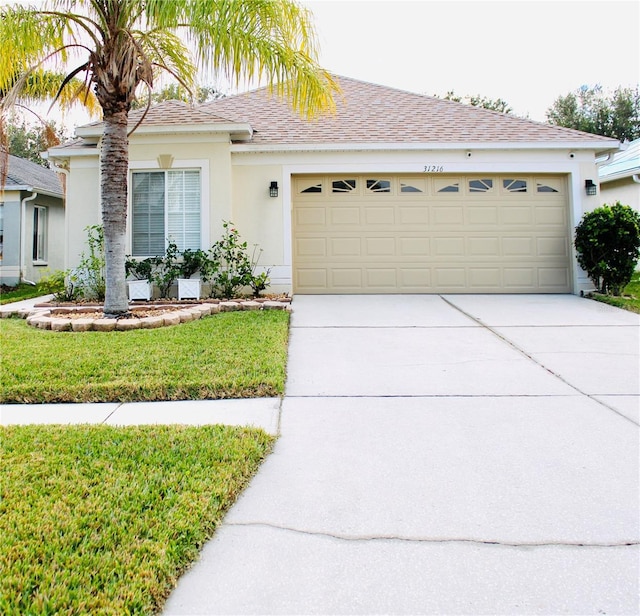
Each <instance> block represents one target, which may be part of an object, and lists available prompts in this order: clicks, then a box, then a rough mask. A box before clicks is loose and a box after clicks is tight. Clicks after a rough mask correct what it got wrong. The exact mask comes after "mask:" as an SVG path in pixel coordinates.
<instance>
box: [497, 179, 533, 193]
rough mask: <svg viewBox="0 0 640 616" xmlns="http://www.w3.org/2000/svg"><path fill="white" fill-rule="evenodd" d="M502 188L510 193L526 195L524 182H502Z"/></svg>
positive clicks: (507, 180) (509, 180) (508, 180)
mask: <svg viewBox="0 0 640 616" xmlns="http://www.w3.org/2000/svg"><path fill="white" fill-rule="evenodd" d="M502 188H504V189H505V190H506V191H508V192H511V193H526V192H527V182H526V180H511V179H506V180H502Z"/></svg>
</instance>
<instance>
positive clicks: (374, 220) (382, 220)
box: [364, 207, 396, 225]
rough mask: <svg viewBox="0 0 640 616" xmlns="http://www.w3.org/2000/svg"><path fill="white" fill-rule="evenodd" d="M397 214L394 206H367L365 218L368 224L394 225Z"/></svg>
mask: <svg viewBox="0 0 640 616" xmlns="http://www.w3.org/2000/svg"><path fill="white" fill-rule="evenodd" d="M395 215H396V209H395V208H393V207H367V208H365V216H364V219H365V223H366V224H367V225H394V224H395V222H396V220H395Z"/></svg>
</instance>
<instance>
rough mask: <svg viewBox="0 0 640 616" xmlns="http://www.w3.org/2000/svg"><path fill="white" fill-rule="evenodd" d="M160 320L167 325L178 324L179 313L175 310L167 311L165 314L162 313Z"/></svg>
mask: <svg viewBox="0 0 640 616" xmlns="http://www.w3.org/2000/svg"><path fill="white" fill-rule="evenodd" d="M162 321H163V323H164V324H165V326H167V325H179V324H180V315H179V314H178V313H177V312H168V313H167V314H163V315H162Z"/></svg>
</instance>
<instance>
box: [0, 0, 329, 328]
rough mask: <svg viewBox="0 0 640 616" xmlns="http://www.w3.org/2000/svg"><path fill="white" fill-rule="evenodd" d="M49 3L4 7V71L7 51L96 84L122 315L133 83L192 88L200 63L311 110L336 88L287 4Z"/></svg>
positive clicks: (107, 218) (108, 233) (259, 0)
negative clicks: (160, 80) (164, 80)
mask: <svg viewBox="0 0 640 616" xmlns="http://www.w3.org/2000/svg"><path fill="white" fill-rule="evenodd" d="M49 5H50V6H49ZM49 5H45V6H44V7H39V8H38V9H33V8H23V7H20V6H12V7H6V8H2V10H1V11H0V40H2V41H5V40H7V39H8V38H10V39H11V44H10V45H8V48H10V49H8V50H5V49H4V44H3V46H2V47H3V50H2V52H0V67H1V66H2V60H3V56H4V55H5V52H8V53H11V51H12V50H13V53H14V54H16V56H17V57H20V58H25V64H30V63H33V60H38V61H40V62H42V63H43V65H44V64H46V63H50V62H53V61H56V62H58V63H59V65H62V66H64V67H69V66H73V65H71V64H69V62H70V60H72V59H73V58H77V62H76V65H75V66H74V67H73V68H72V69H71V70H69V71H68V73H67V74H68V76H69V78H72V77H76V76H77V75H84V77H85V80H86V83H91V85H92V87H93V90H94V92H95V95H96V97H97V99H98V102H99V104H100V106H101V107H102V114H103V121H104V133H103V137H102V142H101V154H100V172H101V181H100V182H101V183H100V195H101V205H102V224H103V228H104V238H105V253H106V271H105V279H106V297H105V304H104V312H105V314H107V315H111V316H118V315H122V314H124V313H126V312H127V310H128V301H127V291H126V284H125V267H124V264H125V250H126V244H125V242H126V233H125V232H126V212H127V169H128V159H129V155H128V143H129V142H128V134H127V122H128V116H129V110H130V109H131V104H132V102H133V101H134V100H135V99H136V91H137V90H138V89H139V86H142V87H146V89H147V91H148V92H150V91H151V90H152V88H153V84H154V78H155V77H156V75H157V74H158V73H160V72H166V73H169V74H170V75H172V76H173V77H174V78H175V79H176V81H178V83H180V84H181V85H182V86H184V87H186V88H188V89H191V88H192V87H193V86H194V79H195V77H196V76H197V74H198V70H199V69H202V70H207V71H224V73H225V75H226V76H227V77H228V78H230V79H231V80H232V81H233V82H235V83H236V84H238V83H239V82H240V80H241V79H242V78H243V77H244V78H245V79H247V80H249V81H251V80H260V79H265V78H266V79H267V80H268V82H269V83H270V84H272V87H273V88H274V90H275V92H276V93H277V94H278V95H280V96H287V97H288V98H289V99H290V100H291V103H292V105H293V106H294V108H296V109H298V110H299V111H301V112H303V113H306V114H308V115H312V114H314V113H316V112H319V111H324V110H329V109H332V108H333V105H334V102H333V95H334V93H336V92H337V91H338V86H337V85H336V83H335V82H334V81H333V79H332V78H331V76H330V75H329V74H328V73H327V72H326V71H324V70H323V69H321V68H320V66H319V65H318V64H317V49H316V37H315V31H314V29H313V27H312V24H311V15H310V13H309V12H308V10H307V9H305V8H304V7H302V6H300V5H299V4H297V3H296V2H295V1H293V0H50V2H49ZM34 38H35V40H34ZM38 43H40V44H38ZM78 58H79V59H78ZM4 78H5V79H6V75H4ZM2 83H3V73H2V68H0V87H1V86H2ZM4 83H6V81H5V82H4Z"/></svg>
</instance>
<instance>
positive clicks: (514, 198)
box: [292, 174, 571, 293]
mask: <svg viewBox="0 0 640 616" xmlns="http://www.w3.org/2000/svg"><path fill="white" fill-rule="evenodd" d="M374 177H377V176H374V175H373V174H372V175H371V176H348V177H347V176H345V178H344V179H340V178H331V177H321V178H318V177H307V178H302V179H298V178H296V180H294V186H300V187H302V186H305V187H307V188H306V189H305V190H308V189H309V188H313V189H314V190H315V188H317V187H319V186H321V187H324V188H323V190H325V192H322V191H318V192H311V193H309V192H307V193H305V194H304V195H300V198H299V199H298V198H297V197H296V198H295V199H294V204H293V205H294V215H293V217H292V220H293V221H294V228H293V234H294V241H293V244H292V245H293V249H294V255H293V258H294V267H293V272H294V291H295V292H298V293H403V292H404V293H421V292H422V293H465V292H469V293H474V292H475V293H494V292H500V291H503V292H514V293H536V292H547V293H563V292H569V291H570V285H571V272H570V267H569V263H570V238H569V235H568V234H569V229H568V221H569V217H568V213H567V212H568V206H567V201H566V195H565V192H566V191H565V190H564V186H565V184H566V179H565V178H551V177H542V176H541V177H539V178H538V177H536V176H528V177H526V178H519V177H518V178H516V177H515V176H509V177H507V176H504V177H502V176H499V175H498V176H485V175H483V176H478V177H476V178H475V179H474V178H473V177H471V176H467V177H461V176H450V177H445V176H440V175H438V176H435V175H434V176H425V177H420V178H414V177H407V178H405V177H403V176H396V177H393V176H385V177H384V178H382V176H380V177H379V178H377V179H376V183H375V184H372V182H374V179H373V178H374ZM347 180H348V181H347ZM382 180H384V185H383V183H382ZM370 185H371V186H370ZM332 186H337V187H338V188H339V189H340V190H339V191H338V192H335V191H333V190H332V189H331V187H332ZM326 187H329V192H327V191H326ZM375 187H377V188H378V189H379V190H378V189H376V190H374V189H373V188H375ZM403 191H406V192H403ZM440 191H442V192H440Z"/></svg>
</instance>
